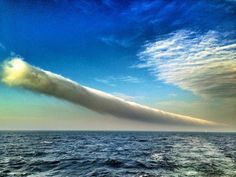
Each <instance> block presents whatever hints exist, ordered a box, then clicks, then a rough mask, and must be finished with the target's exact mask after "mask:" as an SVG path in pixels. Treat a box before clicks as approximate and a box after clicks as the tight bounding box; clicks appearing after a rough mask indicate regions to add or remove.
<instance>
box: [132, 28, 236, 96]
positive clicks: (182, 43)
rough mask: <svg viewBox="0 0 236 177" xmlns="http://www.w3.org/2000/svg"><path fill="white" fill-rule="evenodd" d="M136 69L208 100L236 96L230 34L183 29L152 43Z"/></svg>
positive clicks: (235, 55)
mask: <svg viewBox="0 0 236 177" xmlns="http://www.w3.org/2000/svg"><path fill="white" fill-rule="evenodd" d="M139 58H140V61H141V62H140V63H139V64H138V65H136V67H137V68H148V69H149V70H150V71H151V72H152V73H154V74H155V75H156V76H157V78H158V79H159V80H163V81H165V82H166V83H170V84H174V85H177V86H179V87H180V88H182V89H186V90H190V91H192V92H193V93H195V94H197V95H201V96H203V97H207V98H213V97H214V98H229V97H236V42H235V40H232V39H230V34H219V33H218V32H216V31H208V32H207V33H205V34H197V33H196V32H191V31H186V30H181V31H177V32H175V33H172V34H169V35H167V36H164V37H163V38H159V39H157V40H156V41H155V42H149V43H147V44H146V45H145V49H144V51H142V52H141V53H139Z"/></svg>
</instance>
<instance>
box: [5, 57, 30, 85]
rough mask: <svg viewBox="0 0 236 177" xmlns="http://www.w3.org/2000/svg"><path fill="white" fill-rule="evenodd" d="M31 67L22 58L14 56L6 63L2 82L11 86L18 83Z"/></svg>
mask: <svg viewBox="0 0 236 177" xmlns="http://www.w3.org/2000/svg"><path fill="white" fill-rule="evenodd" d="M28 70H29V67H28V66H27V64H26V63H25V62H24V61H22V60H21V59H20V58H14V59H12V60H11V61H8V62H6V63H4V67H3V77H2V82H4V83H5V84H7V85H9V86H13V85H18V84H17V83H18V82H19V81H20V80H21V79H23V78H24V76H25V74H26V73H27V72H28Z"/></svg>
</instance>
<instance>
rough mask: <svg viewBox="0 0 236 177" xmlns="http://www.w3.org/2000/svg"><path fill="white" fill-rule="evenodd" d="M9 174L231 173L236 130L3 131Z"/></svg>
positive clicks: (176, 176) (216, 176)
mask: <svg viewBox="0 0 236 177" xmlns="http://www.w3.org/2000/svg"><path fill="white" fill-rule="evenodd" d="M8 176H9V177H11V176H17V177H18V176H20V177H23V176H27V177H44V176H45V177H47V176H57V177H78V176H81V177H89V176H95V177H96V176H98V177H100V176H101V177H106V176H107V177H116V176H117V177H120V176H121V177H126V176H128V177H149V176H150V177H155V176H158V177H159V176H160V177H161V176H163V177H169V176H170V177H172V176H173V177H184V176H194V177H195V176H196V177H201V176H202V177H205V176H210V177H220V176H224V177H228V176H229V177H231V176H232V177H233V176H236V133H186V132H185V133H184V132H182V133H181V132H115V131H114V132H112V131H25V132H23V131H1V132H0V177H8Z"/></svg>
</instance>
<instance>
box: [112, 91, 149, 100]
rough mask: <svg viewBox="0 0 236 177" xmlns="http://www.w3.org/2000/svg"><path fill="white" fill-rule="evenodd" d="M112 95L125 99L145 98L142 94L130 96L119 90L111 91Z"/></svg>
mask: <svg viewBox="0 0 236 177" xmlns="http://www.w3.org/2000/svg"><path fill="white" fill-rule="evenodd" d="M112 95H114V96H117V97H119V98H122V99H124V100H127V101H137V100H142V99H144V98H145V97H144V96H137V95H135V96H131V95H127V94H124V93H120V92H113V93H112Z"/></svg>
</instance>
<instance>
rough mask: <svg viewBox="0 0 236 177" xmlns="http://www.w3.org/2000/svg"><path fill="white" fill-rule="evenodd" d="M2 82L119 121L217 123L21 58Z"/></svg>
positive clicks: (11, 63) (7, 68)
mask: <svg viewBox="0 0 236 177" xmlns="http://www.w3.org/2000/svg"><path fill="white" fill-rule="evenodd" d="M1 81H2V82H3V83H5V84H6V85H8V86H17V87H21V88H25V89H28V90H31V91H34V92H39V93H43V94H46V95H50V96H54V97H56V98H60V99H63V100H67V101H69V102H72V103H75V104H79V105H81V106H83V107H86V108H88V109H90V110H93V111H96V112H98V113H101V114H108V115H112V116H115V117H117V118H125V119H131V120H138V121H143V122H149V123H159V124H168V125H192V126H214V125H216V123H214V122H210V121H207V120H203V119H198V118H193V117H189V116H184V115H179V114H174V113H169V112H164V111H161V110H158V109H154V108H150V107H147V106H143V105H140V104H136V103H134V102H129V101H126V100H124V99H121V98H118V97H115V96H113V95H110V94H107V93H104V92H101V91H98V90H95V89H92V88H88V87H84V86H81V85H79V84H78V83H76V82H73V81H71V80H69V79H66V78H64V77H62V76H59V75H57V74H53V73H51V72H48V71H44V70H42V69H39V68H36V67H34V66H31V65H29V64H28V63H26V62H24V61H23V60H22V59H20V58H13V59H12V60H10V61H5V62H4V63H3V65H2V71H1Z"/></svg>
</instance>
